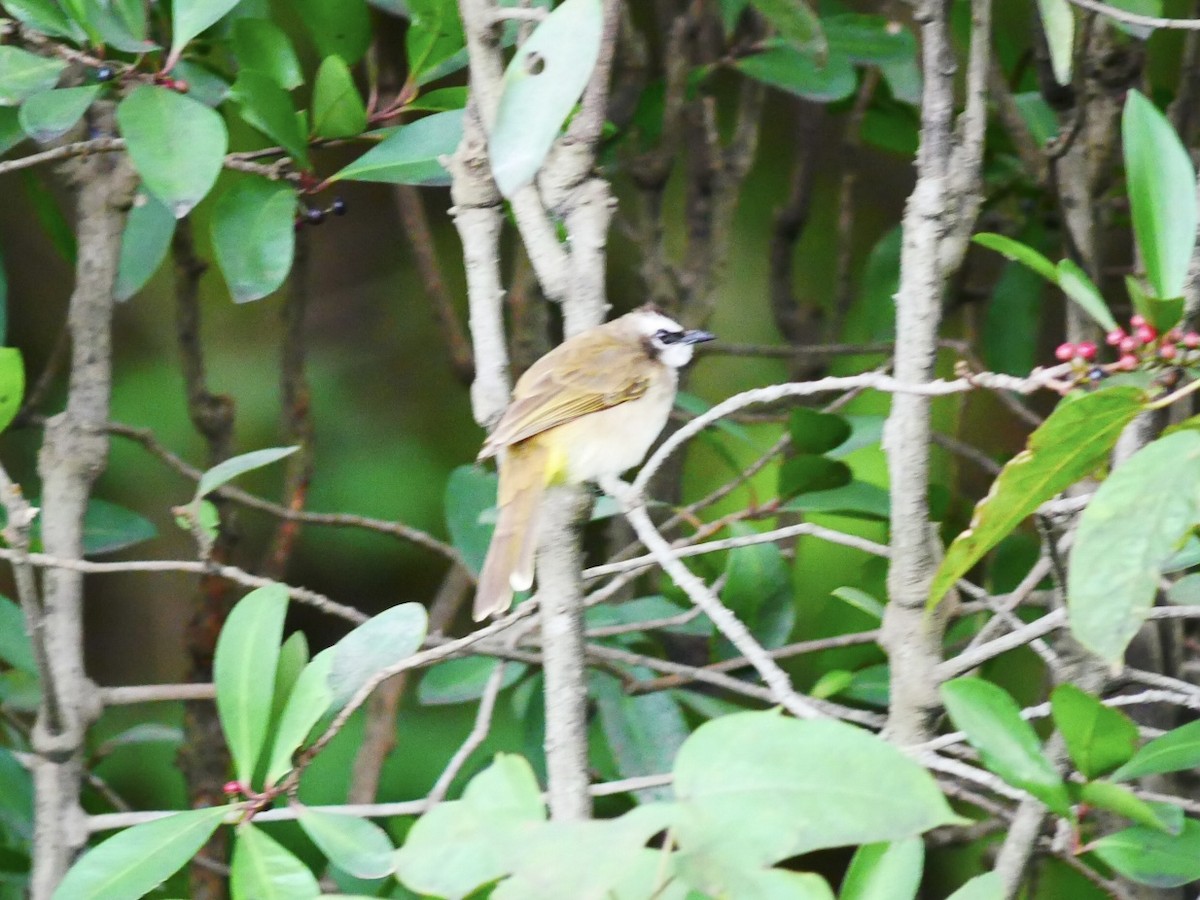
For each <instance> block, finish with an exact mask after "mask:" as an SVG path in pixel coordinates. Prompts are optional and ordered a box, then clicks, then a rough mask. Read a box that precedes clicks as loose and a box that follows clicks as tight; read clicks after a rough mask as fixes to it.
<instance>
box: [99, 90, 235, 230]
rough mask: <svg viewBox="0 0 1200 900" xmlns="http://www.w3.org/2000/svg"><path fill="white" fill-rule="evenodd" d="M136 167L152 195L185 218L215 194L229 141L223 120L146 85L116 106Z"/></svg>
mask: <svg viewBox="0 0 1200 900" xmlns="http://www.w3.org/2000/svg"><path fill="white" fill-rule="evenodd" d="M117 124H118V125H119V126H120V128H121V134H122V135H124V137H125V140H126V142H127V146H128V149H129V156H130V158H132V160H133V165H134V167H135V168H136V169H137V170H138V174H139V175H141V176H142V180H143V181H144V182H145V185H146V188H147V190H149V191H150V193H152V194H154V196H155V197H157V198H158V199H159V200H161V201H162V202H163V203H164V204H166V206H167V207H168V208H169V209H170V210H171V211H172V212H173V213H174V214H175V218H177V219H181V218H183V217H184V216H186V215H187V214H188V213H189V212H190V211H191V210H192V207H194V206H195V205H196V204H197V203H199V202H200V201H201V200H203V199H204V197H205V195H206V194H208V192H209V191H210V190H212V186H213V184H214V183H215V182H216V180H217V175H218V174H220V172H221V166H222V165H223V164H224V161H225V150H226V148H227V146H228V141H229V136H228V134H227V133H226V131H225V123H224V121H222V119H221V117H220V116H219V115H218V114H217V113H215V112H213V111H212V110H211V109H209V108H208V107H207V106H205V105H204V104H202V103H197V102H196V101H195V100H192V99H190V98H188V97H184V96H181V95H180V94H177V93H175V92H174V91H169V90H167V89H166V88H164V87H158V86H156V85H142V86H141V87H138V88H135V89H134V90H133V92H132V93H131V94H130V95H129V96H128V97H126V98H125V99H124V100H122V101H121V103H120V105H119V106H118V107H117Z"/></svg>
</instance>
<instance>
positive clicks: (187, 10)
mask: <svg viewBox="0 0 1200 900" xmlns="http://www.w3.org/2000/svg"><path fill="white" fill-rule="evenodd" d="M237 4H238V0H175V2H174V3H173V4H171V25H172V32H171V53H170V55H169V56H168V59H167V64H166V65H165V66H164V68H166V69H167V70H170V68H171V67H172V65H174V63H175V62H176V61H177V60H178V59H179V57H180V55H181V54H182V53H183V48H184V47H186V46H187V44H188V42H189V41H190V40H191V39H192V38H194V37H195V36H196V35H198V34H199V33H200V32H202V31H204V29H206V28H208V27H209V26H211V25H215V24H216V23H217V21H218V20H219V19H221V18H223V17H224V15H225V14H226V13H227V12H229V11H230V10H231V9H233V8H234V7H235V6H237Z"/></svg>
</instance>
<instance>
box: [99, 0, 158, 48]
mask: <svg viewBox="0 0 1200 900" xmlns="http://www.w3.org/2000/svg"><path fill="white" fill-rule="evenodd" d="M82 3H83V6H84V8H85V11H86V19H85V20H84V23H85V27H86V28H87V30H88V31H89V32H90V33H91V34H93V35H94V43H97V44H101V43H102V44H105V45H107V46H109V47H112V48H114V49H116V50H120V51H122V52H124V53H148V52H150V51H151V50H157V49H159V47H158V44H156V43H154V42H153V41H149V40H146V14H145V9H144V8H143V6H142V4H141V3H136V2H133V0H115V2H114V0H82Z"/></svg>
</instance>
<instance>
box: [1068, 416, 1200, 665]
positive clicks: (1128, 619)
mask: <svg viewBox="0 0 1200 900" xmlns="http://www.w3.org/2000/svg"><path fill="white" fill-rule="evenodd" d="M1146 510H1154V514H1153V515H1150V516H1147V515H1145V511H1146ZM1198 521H1200V432H1195V431H1178V432H1175V433H1174V434H1169V435H1167V436H1166V437H1163V438H1159V439H1158V440H1156V441H1154V442H1152V443H1150V444H1147V445H1146V446H1145V447H1143V448H1142V449H1141V450H1139V451H1138V452H1137V453H1135V454H1134V455H1133V456H1131V457H1130V458H1129V459H1128V460H1126V461H1125V463H1124V464H1122V465H1121V466H1119V467H1118V468H1117V469H1115V470H1114V471H1113V473H1112V474H1111V475H1109V477H1108V478H1106V479H1105V480H1104V481H1103V482H1102V483H1101V484H1100V487H1099V488H1097V490H1096V493H1095V494H1094V495H1093V497H1092V499H1091V502H1090V503H1088V505H1087V508H1085V509H1084V511H1083V514H1082V515H1081V516H1080V517H1079V527H1078V530H1077V531H1076V533H1075V541H1074V543H1073V545H1072V547H1071V556H1070V567H1069V568H1068V570H1067V611H1068V614H1069V624H1070V626H1071V634H1072V635H1074V637H1075V638H1076V640H1078V641H1079V642H1080V643H1081V644H1083V645H1084V646H1085V647H1087V648H1088V649H1089V650H1091V651H1092V652H1093V653H1095V654H1097V655H1098V656H1100V657H1101V658H1103V659H1105V660H1108V661H1109V662H1113V663H1115V662H1117V661H1119V660H1120V659H1121V657H1122V656H1123V654H1124V653H1125V648H1126V646H1128V644H1129V642H1130V641H1131V640H1133V636H1134V635H1135V634H1137V632H1138V629H1139V628H1141V627H1142V623H1143V622H1144V621H1145V620H1146V615H1147V614H1148V613H1149V611H1150V608H1151V607H1152V606H1153V605H1154V597H1155V594H1156V592H1157V590H1158V582H1159V579H1160V578H1161V577H1162V572H1163V565H1164V564H1165V563H1166V561H1167V559H1168V558H1170V556H1171V554H1173V553H1174V552H1175V551H1176V550H1178V549H1179V547H1180V546H1181V545H1182V543H1183V541H1184V538H1186V537H1187V535H1188V533H1189V532H1190V531H1191V529H1192V527H1193V526H1194V525H1195V524H1196V523H1197V522H1198Z"/></svg>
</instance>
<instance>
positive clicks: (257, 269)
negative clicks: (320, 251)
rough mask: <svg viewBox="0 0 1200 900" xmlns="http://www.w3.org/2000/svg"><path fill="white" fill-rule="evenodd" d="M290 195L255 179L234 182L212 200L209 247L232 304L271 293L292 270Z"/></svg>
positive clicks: (293, 200)
mask: <svg viewBox="0 0 1200 900" xmlns="http://www.w3.org/2000/svg"><path fill="white" fill-rule="evenodd" d="M295 216H296V191H295V188H293V187H292V186H291V185H289V184H287V183H285V182H279V181H268V180H267V179H266V178H260V177H258V176H257V175H251V176H248V177H245V178H240V179H238V180H237V181H235V182H234V183H233V184H231V185H230V186H229V188H228V189H227V190H226V191H224V193H222V194H221V195H220V197H218V198H217V202H216V205H215V206H214V208H213V215H212V224H211V228H212V244H213V252H214V253H215V255H216V257H217V263H218V264H219V265H220V267H221V273H222V274H223V275H224V276H225V282H226V284H228V285H229V293H230V294H231V295H232V296H233V299H234V302H235V303H248V302H250V301H251V300H258V299H260V298H262V297H265V296H267V295H268V294H270V293H273V292H274V291H275V290H277V289H278V288H279V286H280V285H282V284H283V282H284V280H285V279H286V278H287V276H288V273H289V272H290V271H291V270H292V259H293V257H294V256H295V251H296V226H295Z"/></svg>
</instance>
